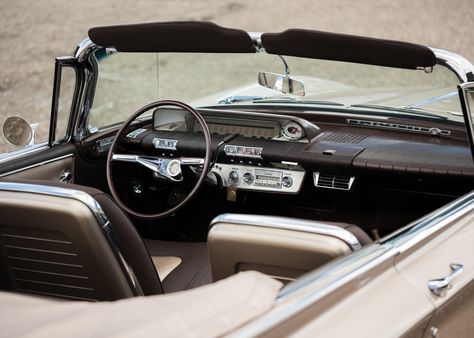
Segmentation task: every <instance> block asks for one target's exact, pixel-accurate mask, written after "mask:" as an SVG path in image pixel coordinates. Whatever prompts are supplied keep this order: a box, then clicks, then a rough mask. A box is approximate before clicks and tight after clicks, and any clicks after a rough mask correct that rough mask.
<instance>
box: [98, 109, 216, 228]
mask: <svg viewBox="0 0 474 338" xmlns="http://www.w3.org/2000/svg"><path fill="white" fill-rule="evenodd" d="M163 106H175V107H179V108H182V109H184V110H186V111H188V112H189V113H191V114H192V115H193V116H194V117H195V118H196V120H197V121H198V122H199V124H200V125H201V128H202V131H203V134H204V139H205V142H206V154H205V156H204V163H203V168H202V171H201V174H200V176H199V178H198V180H197V182H196V184H195V185H194V187H193V189H192V190H191V192H190V193H189V194H188V195H187V196H186V197H185V198H184V200H182V201H181V202H180V203H178V204H177V205H175V206H174V207H172V208H170V209H168V210H165V211H163V212H159V213H155V214H145V213H141V212H137V211H135V210H133V209H131V208H129V207H128V206H127V205H125V203H123V201H122V200H121V199H120V197H119V195H118V193H117V191H116V190H115V186H114V182H113V175H112V158H113V155H114V152H115V149H116V148H117V144H118V143H119V139H120V138H121V136H122V134H123V133H124V131H125V130H126V129H127V128H128V127H129V126H130V125H131V123H132V122H133V121H135V120H136V119H137V118H138V117H139V116H141V115H142V114H144V113H145V112H147V111H149V110H151V109H156V108H159V107H163ZM211 155H212V142H211V135H210V133H209V128H208V127H207V124H206V121H205V120H204V118H203V117H202V115H201V114H200V113H199V112H197V111H196V110H195V109H194V108H192V107H191V106H189V105H187V104H185V103H183V102H179V101H174V100H160V101H155V102H152V103H150V104H148V105H146V106H143V107H142V108H140V109H139V110H137V111H136V112H135V113H134V114H132V115H131V116H130V117H129V118H128V119H127V120H126V121H125V122H124V123H123V124H122V126H121V127H120V129H119V130H118V131H117V134H116V135H115V137H114V139H113V141H112V144H111V145H110V149H109V152H108V155H107V167H106V174H107V184H108V186H109V190H110V193H111V194H112V197H113V198H114V199H115V202H116V203H117V204H118V206H119V207H120V208H121V209H123V210H125V211H126V212H127V213H129V214H131V215H133V216H135V217H137V218H140V219H145V220H155V219H160V218H164V217H167V216H169V215H171V214H174V213H175V212H176V211H178V210H179V209H181V208H182V207H183V206H184V205H186V204H187V203H188V202H189V201H190V200H191V199H192V198H194V197H195V195H196V193H197V192H198V190H199V188H200V187H201V186H202V184H203V183H204V179H205V177H206V175H207V172H208V170H209V165H210V162H211V161H210V160H211Z"/></svg>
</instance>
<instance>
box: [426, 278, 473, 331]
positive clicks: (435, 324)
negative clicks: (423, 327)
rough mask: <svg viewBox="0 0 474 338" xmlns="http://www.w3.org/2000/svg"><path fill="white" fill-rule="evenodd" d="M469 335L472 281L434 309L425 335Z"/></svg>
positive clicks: (470, 327) (471, 312) (471, 313)
mask: <svg viewBox="0 0 474 338" xmlns="http://www.w3.org/2000/svg"><path fill="white" fill-rule="evenodd" d="M433 333H436V337H440V338H441V337H471V336H472V335H473V334H474V282H471V283H469V285H467V286H466V287H464V288H463V289H462V290H460V291H459V292H457V293H456V294H454V295H452V296H451V297H449V299H448V300H447V301H446V302H445V303H444V304H443V305H442V306H441V307H440V308H439V309H438V310H437V311H436V313H435V315H434V317H433V319H432V321H431V323H430V324H429V326H428V330H427V331H426V334H425V337H427V338H428V337H433Z"/></svg>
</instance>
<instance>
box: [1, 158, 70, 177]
mask: <svg viewBox="0 0 474 338" xmlns="http://www.w3.org/2000/svg"><path fill="white" fill-rule="evenodd" d="M69 157H74V154H73V153H70V154H67V155H63V156H59V157H55V158H52V159H49V160H46V161H43V162H38V163H35V164H32V165H29V166H27V167H23V168H19V169H15V170H12V171H9V172H6V173H2V174H0V178H1V177H5V176H8V175H13V174H16V173H19V172H22V171H25V170H29V169H33V168H36V167H40V166H42V165H45V164H48V163H52V162H56V161H60V160H64V159H65V158H69Z"/></svg>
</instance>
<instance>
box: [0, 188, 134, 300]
mask: <svg viewBox="0 0 474 338" xmlns="http://www.w3.org/2000/svg"><path fill="white" fill-rule="evenodd" d="M0 215H1V217H0V288H2V289H6V290H15V291H19V292H27V293H34V294H40V295H49V296H59V297H65V298H70V299H79V300H91V301H92V300H116V299H121V298H127V297H133V296H137V295H141V294H142V291H141V288H140V285H139V283H138V282H137V280H136V277H135V276H134V274H133V270H132V269H131V267H130V266H129V265H128V264H127V261H126V259H125V258H124V257H123V255H122V253H121V252H120V250H119V247H118V245H117V242H116V240H115V239H114V234H113V232H112V231H111V227H110V224H109V221H108V219H107V217H106V215H105V214H104V212H103V211H102V209H101V207H100V205H99V204H98V203H97V202H96V201H95V199H94V198H92V197H91V196H90V195H88V194H86V193H84V192H82V191H78V190H72V189H65V188H58V187H51V186H45V185H31V184H22V183H11V182H0Z"/></svg>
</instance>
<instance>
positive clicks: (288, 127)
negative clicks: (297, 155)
mask: <svg viewBox="0 0 474 338" xmlns="http://www.w3.org/2000/svg"><path fill="white" fill-rule="evenodd" d="M282 133H283V136H285V137H286V138H288V139H290V140H298V139H300V138H302V137H303V136H304V131H303V127H301V126H300V125H299V124H298V123H296V122H292V121H290V122H287V123H285V124H284V125H283V128H282Z"/></svg>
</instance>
